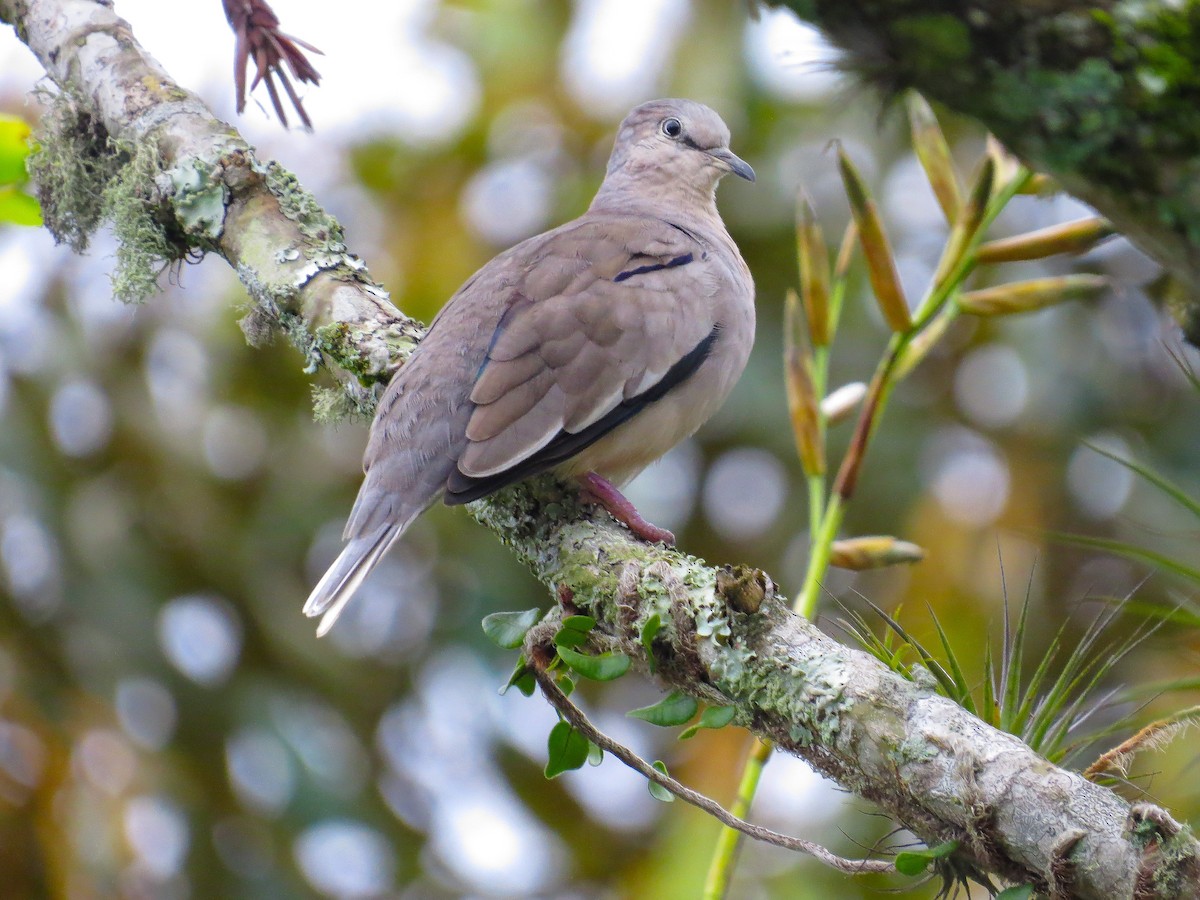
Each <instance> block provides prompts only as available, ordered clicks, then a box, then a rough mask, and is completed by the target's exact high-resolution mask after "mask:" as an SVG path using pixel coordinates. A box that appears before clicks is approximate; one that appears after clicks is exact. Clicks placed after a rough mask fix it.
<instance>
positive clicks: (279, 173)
mask: <svg viewBox="0 0 1200 900" xmlns="http://www.w3.org/2000/svg"><path fill="white" fill-rule="evenodd" d="M252 165H253V168H254V171H256V172H258V173H259V174H260V175H262V177H263V181H264V183H265V184H266V186H267V190H269V191H270V192H271V195H272V196H273V197H275V199H276V200H277V201H278V202H279V209H280V211H281V212H282V213H283V214H284V215H285V216H287V217H288V218H289V219H291V220H292V221H293V222H295V223H296V225H297V227H298V228H299V229H300V232H301V234H303V235H304V236H305V237H306V238H308V239H309V241H310V243H311V246H310V247H308V248H306V252H307V254H308V257H309V259H314V258H315V257H318V256H322V255H326V254H342V253H345V252H346V242H345V234H344V233H343V231H342V226H341V224H340V223H339V222H338V220H337V219H335V218H334V217H333V216H331V215H330V214H329V213H327V212H326V211H325V210H324V209H322V208H321V204H319V203H318V202H317V199H316V198H315V197H314V196H313V195H312V194H311V193H309V192H308V191H307V190H305V188H304V186H303V185H301V184H300V181H299V180H298V179H297V178H296V176H295V175H293V174H292V173H291V172H289V171H288V170H287V169H285V168H284V167H283V166H281V165H279V163H277V162H275V161H274V160H268V161H266V162H261V161H258V160H255V161H254V162H253V164H252Z"/></svg>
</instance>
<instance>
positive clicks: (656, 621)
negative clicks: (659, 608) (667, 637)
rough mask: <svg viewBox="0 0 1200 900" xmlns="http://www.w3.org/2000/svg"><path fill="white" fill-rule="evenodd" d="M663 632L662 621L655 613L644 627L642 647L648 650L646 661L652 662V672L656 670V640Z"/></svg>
mask: <svg viewBox="0 0 1200 900" xmlns="http://www.w3.org/2000/svg"><path fill="white" fill-rule="evenodd" d="M660 631H662V619H661V618H660V617H659V615H658V613H653V614H652V615H651V616H650V618H648V619H647V620H646V622H645V624H644V625H642V635H641V639H642V646H643V647H645V648H646V659H648V660H649V661H650V670H651V671H653V670H654V638H655V636H656V635H657V634H658V633H659V632H660Z"/></svg>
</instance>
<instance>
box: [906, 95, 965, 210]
mask: <svg viewBox="0 0 1200 900" xmlns="http://www.w3.org/2000/svg"><path fill="white" fill-rule="evenodd" d="M908 121H909V125H910V126H911V128H912V142H913V149H914V150H916V152H917V159H918V160H920V163H921V168H923V169H924V170H925V177H926V178H928V179H929V186H930V187H931V188H933V194H934V196H935V197H937V201H938V206H940V207H941V208H942V212H943V213H944V214H945V216H946V221H947V222H950V223H951V224H953V223H954V221H955V220H956V219H957V218H958V211H959V209H960V208H961V206H962V192H961V190H960V189H959V186H958V176H957V175H956V174H955V172H954V163H953V162H952V161H951V158H950V145H949V144H947V143H946V136H945V135H944V134H943V133H942V129H941V126H940V125H938V120H937V116H935V115H934V114H933V109H932V108H931V107H930V105H929V103H928V102H927V101H926V100H925V98H924V97H922V96H921V95H920V94H918V93H916V92H915V91H912V92H910V93H909V95H908Z"/></svg>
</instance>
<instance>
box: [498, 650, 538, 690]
mask: <svg viewBox="0 0 1200 900" xmlns="http://www.w3.org/2000/svg"><path fill="white" fill-rule="evenodd" d="M510 687H515V688H516V689H517V690H518V691H520V692H521V693H522V694H524V695H525V696H526V697H532V696H533V691H534V689H535V688H536V687H537V679H536V678H534V677H533V669H531V668H529V665H528V663H526V662H525V654H524V653H522V654H521V656H520V658H518V659H517V666H516V668H515V669H513V673H512V675H510V676H509V677H508V683H507V684H505V685H504V687H502V688H500V695H501V696H503V695H504V694H507V693H508V689H509V688H510Z"/></svg>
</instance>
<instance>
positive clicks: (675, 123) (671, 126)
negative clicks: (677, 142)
mask: <svg viewBox="0 0 1200 900" xmlns="http://www.w3.org/2000/svg"><path fill="white" fill-rule="evenodd" d="M659 127H660V128H661V129H662V133H663V134H665V135H666V136H667V137H669V138H677V137H679V136H680V135H681V134H683V123H682V122H680V121H679V120H678V119H677V118H675V117H674V116H671V117H670V118H667V119H663V120H662V125H660V126H659Z"/></svg>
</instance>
